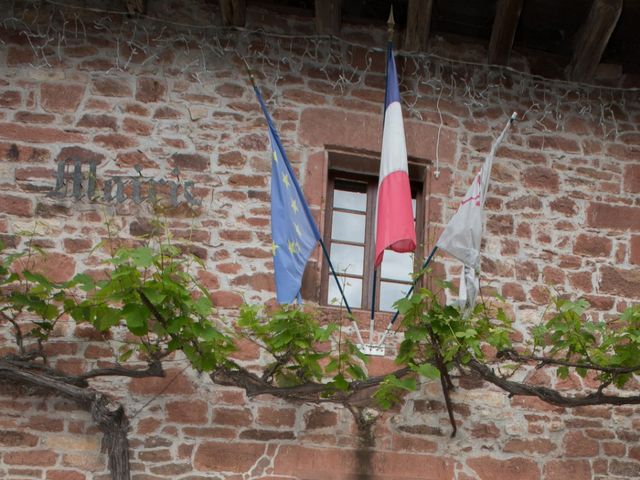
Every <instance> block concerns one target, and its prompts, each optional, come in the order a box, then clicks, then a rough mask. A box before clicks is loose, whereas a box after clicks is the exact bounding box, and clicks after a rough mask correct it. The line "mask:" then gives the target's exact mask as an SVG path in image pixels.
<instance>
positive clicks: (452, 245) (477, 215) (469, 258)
mask: <svg viewBox="0 0 640 480" xmlns="http://www.w3.org/2000/svg"><path fill="white" fill-rule="evenodd" d="M515 118H516V114H515V113H514V114H513V115H512V116H511V118H510V119H509V123H508V124H507V125H506V126H505V127H504V129H503V130H502V133H501V134H500V136H499V137H498V138H497V139H496V141H495V143H494V144H493V146H492V147H491V151H490V152H489V155H487V158H486V159H485V161H484V164H483V165H482V168H481V169H480V171H479V172H478V173H477V174H476V176H475V178H474V179H473V182H472V183H471V186H470V187H469V189H468V190H467V193H466V194H465V196H464V198H463V199H462V201H461V202H460V206H459V207H458V211H457V212H456V213H455V214H454V215H453V217H451V220H449V223H448V224H447V226H446V227H445V229H444V231H443V232H442V235H440V239H439V240H438V242H437V243H436V247H437V248H439V249H441V250H444V251H445V252H447V253H449V254H450V255H452V256H454V257H455V258H457V259H458V260H460V261H461V262H462V263H463V264H464V269H463V271H462V275H461V276H460V290H459V294H458V296H459V302H458V303H459V304H460V305H461V306H463V307H465V308H473V306H474V305H475V301H476V295H477V293H478V289H479V284H478V273H479V272H480V242H481V241H482V231H483V208H484V202H485V199H486V197H487V188H488V187H489V177H490V176H491V166H492V165H493V159H494V157H495V155H496V150H498V147H499V146H500V144H501V143H502V140H503V139H504V136H505V135H506V133H507V130H508V129H509V126H510V125H511V123H512V122H513V120H515Z"/></svg>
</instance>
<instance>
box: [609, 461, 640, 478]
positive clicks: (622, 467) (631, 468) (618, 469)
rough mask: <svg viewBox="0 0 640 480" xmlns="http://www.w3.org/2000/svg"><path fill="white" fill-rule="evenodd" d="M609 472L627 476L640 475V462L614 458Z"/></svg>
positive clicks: (636, 476) (610, 463)
mask: <svg viewBox="0 0 640 480" xmlns="http://www.w3.org/2000/svg"><path fill="white" fill-rule="evenodd" d="M609 473H610V474H612V475H620V476H621V477H626V478H638V477H640V462H628V461H622V460H617V459H616V460H612V461H610V462H609Z"/></svg>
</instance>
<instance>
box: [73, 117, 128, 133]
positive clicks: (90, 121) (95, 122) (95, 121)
mask: <svg viewBox="0 0 640 480" xmlns="http://www.w3.org/2000/svg"><path fill="white" fill-rule="evenodd" d="M76 126H77V127H84V128H106V129H109V130H114V131H115V130H116V129H117V128H118V120H117V119H116V118H115V117H112V116H111V115H94V114H91V113H87V114H84V115H83V116H82V118H81V119H80V120H78V123H76Z"/></svg>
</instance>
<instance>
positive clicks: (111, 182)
mask: <svg viewBox="0 0 640 480" xmlns="http://www.w3.org/2000/svg"><path fill="white" fill-rule="evenodd" d="M134 168H135V170H136V171H137V172H138V176H121V175H118V176H110V177H108V178H105V179H99V178H98V176H97V163H96V162H95V161H92V162H89V171H88V172H86V171H84V172H83V164H82V162H81V161H80V160H77V159H72V158H70V159H68V160H67V161H64V162H60V163H58V170H57V172H56V185H55V187H54V188H53V190H52V191H51V192H50V193H48V196H49V197H53V198H65V197H72V198H74V199H75V200H81V199H83V198H84V199H87V200H88V201H100V202H107V203H124V202H125V201H127V200H130V201H133V202H134V203H136V204H141V203H143V202H148V203H151V204H155V203H156V202H158V201H168V202H169V203H170V204H171V206H176V205H178V204H179V203H181V202H186V203H187V204H189V205H200V204H201V203H202V200H200V199H199V198H196V197H195V196H194V195H193V193H192V190H191V189H192V188H193V187H194V185H195V184H194V182H192V181H185V182H179V181H174V180H165V179H154V178H148V177H144V176H143V175H142V169H141V168H140V167H139V166H135V167H134ZM71 169H72V171H71ZM173 173H174V174H175V175H176V178H178V179H179V178H180V177H179V175H178V174H179V172H178V171H177V170H174V171H173Z"/></svg>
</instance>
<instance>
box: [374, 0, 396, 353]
mask: <svg viewBox="0 0 640 480" xmlns="http://www.w3.org/2000/svg"><path fill="white" fill-rule="evenodd" d="M394 27H395V20H394V18H393V4H392V5H391V7H390V9H389V18H388V19H387V55H389V51H391V52H392V54H393V32H394ZM388 75H389V72H388V71H387V76H388ZM388 84H389V82H388V81H387V82H386V85H387V86H386V87H385V98H386V96H387V92H386V88H388ZM386 113H387V112H386V110H385V112H384V113H383V116H382V130H383V132H384V119H385V116H386ZM376 215H377V212H376ZM377 274H378V268H377V267H375V266H374V268H373V285H372V287H371V320H370V321H369V344H370V345H373V331H374V327H375V311H376V285H377V283H378V280H377Z"/></svg>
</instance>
